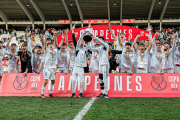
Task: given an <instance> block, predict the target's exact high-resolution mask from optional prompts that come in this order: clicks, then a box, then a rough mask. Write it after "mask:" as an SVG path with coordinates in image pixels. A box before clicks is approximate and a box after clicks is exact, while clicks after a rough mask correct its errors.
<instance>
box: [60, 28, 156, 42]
mask: <svg viewBox="0 0 180 120" xmlns="http://www.w3.org/2000/svg"><path fill="white" fill-rule="evenodd" d="M108 27H109V25H94V26H92V29H93V33H94V35H95V36H103V37H104V38H105V40H106V41H114V39H113V37H112V35H111V33H110V30H109V28H108ZM86 28H87V27H82V28H78V29H75V30H74V33H75V37H76V40H77V39H78V38H79V37H80V36H81V35H82V30H85V29H86ZM111 28H112V29H113V31H114V34H115V36H117V32H118V31H120V32H123V33H125V34H126V36H125V39H126V40H128V38H129V36H130V38H131V40H134V39H135V38H136V36H137V35H138V34H140V35H141V37H139V38H138V40H146V39H148V38H147V37H146V36H145V33H149V32H148V31H145V30H142V29H138V28H134V27H129V26H123V25H111ZM64 34H65V33H64ZM61 36H62V34H60V35H58V36H57V40H58V43H60V41H61ZM152 36H154V34H152ZM68 40H72V31H69V33H68Z"/></svg>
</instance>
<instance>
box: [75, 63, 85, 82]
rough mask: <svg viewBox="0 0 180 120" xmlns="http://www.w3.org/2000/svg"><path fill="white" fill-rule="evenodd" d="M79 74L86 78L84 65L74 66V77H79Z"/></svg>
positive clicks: (81, 77) (80, 76)
mask: <svg viewBox="0 0 180 120" xmlns="http://www.w3.org/2000/svg"><path fill="white" fill-rule="evenodd" d="M77 75H79V78H80V80H84V79H85V74H84V68H83V67H77V66H74V69H73V72H72V78H73V79H77Z"/></svg>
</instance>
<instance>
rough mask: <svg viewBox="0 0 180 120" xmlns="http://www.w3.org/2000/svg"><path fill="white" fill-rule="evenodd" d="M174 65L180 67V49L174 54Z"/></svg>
mask: <svg viewBox="0 0 180 120" xmlns="http://www.w3.org/2000/svg"><path fill="white" fill-rule="evenodd" d="M174 65H180V51H179V50H178V49H176V51H175V52H174Z"/></svg>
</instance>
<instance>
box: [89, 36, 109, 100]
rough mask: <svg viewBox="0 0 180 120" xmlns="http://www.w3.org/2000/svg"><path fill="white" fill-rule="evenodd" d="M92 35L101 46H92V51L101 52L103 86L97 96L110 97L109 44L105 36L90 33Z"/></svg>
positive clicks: (101, 82) (100, 62)
mask: <svg viewBox="0 0 180 120" xmlns="http://www.w3.org/2000/svg"><path fill="white" fill-rule="evenodd" d="M90 35H91V36H92V37H94V38H95V39H96V41H97V42H99V44H100V46H99V47H97V48H90V47H89V49H90V50H91V51H92V52H98V54H99V81H100V87H101V94H100V95H99V96H97V97H100V98H108V75H109V59H108V51H109V50H108V49H109V46H108V44H107V43H105V40H104V37H99V38H98V37H95V36H94V35H93V34H92V33H90Z"/></svg>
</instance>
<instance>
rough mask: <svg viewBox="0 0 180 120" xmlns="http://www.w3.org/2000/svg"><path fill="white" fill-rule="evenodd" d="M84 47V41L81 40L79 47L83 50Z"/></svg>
mask: <svg viewBox="0 0 180 120" xmlns="http://www.w3.org/2000/svg"><path fill="white" fill-rule="evenodd" d="M84 46H85V41H84V40H81V44H80V47H81V48H83V47H84Z"/></svg>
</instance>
